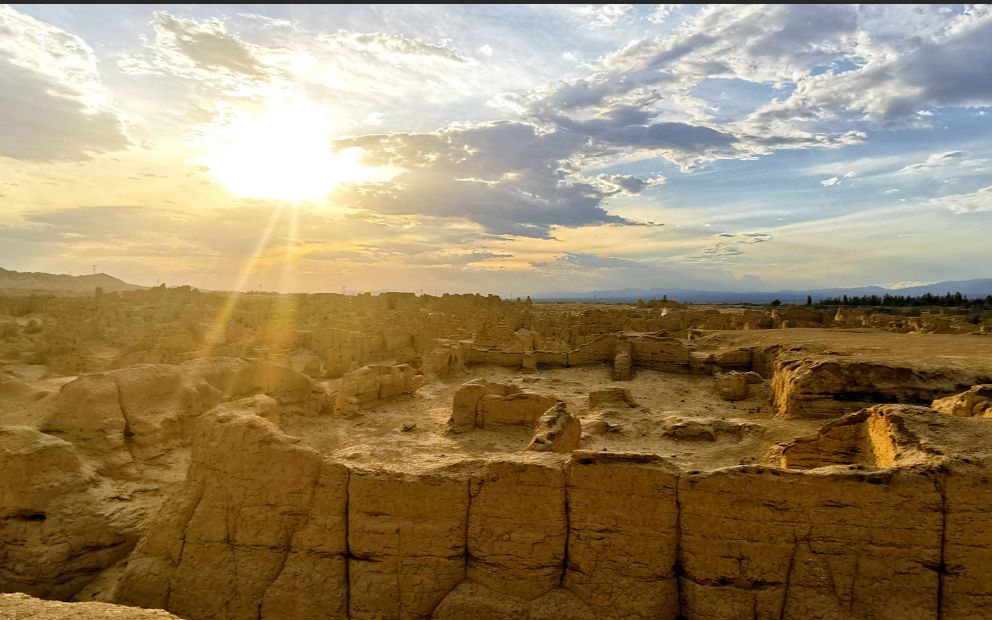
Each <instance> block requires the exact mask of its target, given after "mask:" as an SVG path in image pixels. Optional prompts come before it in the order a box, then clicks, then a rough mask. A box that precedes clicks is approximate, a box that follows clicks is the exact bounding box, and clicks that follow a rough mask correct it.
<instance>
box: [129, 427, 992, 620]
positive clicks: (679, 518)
mask: <svg viewBox="0 0 992 620" xmlns="http://www.w3.org/2000/svg"><path fill="white" fill-rule="evenodd" d="M936 417H937V418H941V417H942V416H936ZM944 419H946V418H944ZM969 422H970V421H969ZM976 422H978V423H981V421H977V420H976ZM202 423H203V424H204V425H205V426H204V428H203V429H202V432H201V434H200V438H199V439H198V440H197V442H196V444H195V445H194V458H193V465H192V467H191V469H190V474H189V479H188V480H187V483H186V487H185V488H184V490H183V491H182V493H181V494H180V495H179V496H178V497H177V498H176V499H175V500H174V501H172V502H169V503H168V504H167V505H166V506H165V507H164V509H163V511H162V513H161V514H160V515H159V516H158V517H157V518H156V520H155V522H154V523H153V524H152V526H151V527H150V528H149V529H148V534H147V535H146V537H145V538H144V539H143V540H142V542H141V543H140V545H139V546H138V548H137V549H136V551H135V552H134V554H133V555H132V556H131V558H130V559H129V562H128V566H127V569H126V571H125V574H124V578H123V580H122V582H121V583H120V586H119V588H118V591H117V596H118V599H119V600H121V601H123V602H127V603H131V604H138V605H144V606H154V607H164V608H166V609H167V610H170V611H172V612H174V613H177V614H179V615H182V616H183V617H187V618H189V619H190V620H200V619H207V618H210V619H213V618H225V619H227V620H240V619H242V618H244V619H252V620H259V619H261V620H267V619H280V620H296V619H298V618H345V617H349V615H350V617H352V618H370V617H377V618H382V617H388V618H425V617H431V616H432V615H433V616H434V617H437V618H445V619H448V620H456V619H471V618H476V617H493V618H503V617H506V618H514V617H532V618H549V619H550V618H555V617H563V616H561V615H557V616H556V615H555V614H556V613H557V614H566V616H565V617H575V618H590V619H591V618H618V619H619V618H672V619H673V618H676V617H679V616H681V617H685V618H703V619H714V620H716V619H721V620H722V619H727V620H730V619H736V618H741V617H759V618H812V617H817V618H866V619H874V618H891V619H893V620H894V619H897V618H898V619H902V618H936V617H938V616H939V617H942V618H955V619H956V618H962V619H963V618H969V617H981V615H982V614H983V613H984V610H985V609H986V607H985V605H986V601H987V600H988V598H989V597H990V596H992V571H990V570H989V567H990V566H992V552H990V551H989V549H988V546H987V545H986V544H985V543H984V542H983V541H985V540H987V538H988V536H989V535H992V504H990V500H988V497H992V493H989V492H985V491H984V489H985V488H986V487H988V486H989V485H990V484H992V483H990V482H989V479H990V478H992V476H990V475H989V473H988V472H989V471H990V469H989V464H988V463H985V462H981V463H979V462H973V463H971V464H954V463H952V464H951V465H950V466H910V467H904V466H901V467H894V468H883V469H873V468H870V467H869V468H865V466H853V467H852V466H846V465H835V466H828V467H821V468H819V469H816V470H812V471H800V470H795V469H780V468H772V467H761V466H740V467H732V468H727V469H721V470H717V471H712V472H703V473H687V472H684V471H681V470H679V469H678V468H676V467H674V466H673V465H670V464H669V463H668V462H667V461H665V460H664V459H661V458H659V457H657V456H653V455H636V454H610V453H591V452H581V451H580V452H575V453H573V454H572V455H571V456H570V457H561V456H556V455H554V454H547V453H545V454H538V453H527V452H524V453H517V454H513V455H506V456H503V457H500V458H498V459H493V460H488V461H483V462H473V461H467V462H465V463H463V464H462V465H460V466H459V467H457V468H449V469H443V470H434V471H425V472H420V473H414V472H400V471H387V470H381V471H378V470H377V471H357V470H356V471H349V469H348V468H347V467H345V466H342V465H339V464H335V463H332V462H330V461H328V460H327V459H326V458H324V457H321V456H320V455H319V454H317V453H315V452H313V451H311V450H309V449H307V448H305V447H302V446H301V445H299V443H298V442H297V441H296V440H294V439H293V438H291V437H288V436H285V435H283V434H282V433H280V432H279V431H278V429H276V428H275V427H274V426H272V425H271V424H270V423H268V422H267V421H265V420H262V419H261V418H258V417H257V416H253V415H250V414H245V413H240V414H236V413H233V412H224V413H220V414H216V415H214V416H209V415H208V416H205V417H204V418H203V420H202ZM987 490H988V491H992V487H990V488H989V489H987ZM938 610H940V611H939V612H938ZM568 614H570V615H568Z"/></svg>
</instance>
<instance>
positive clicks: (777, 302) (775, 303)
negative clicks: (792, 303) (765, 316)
mask: <svg viewBox="0 0 992 620" xmlns="http://www.w3.org/2000/svg"><path fill="white" fill-rule="evenodd" d="M781 305H782V302H781V301H779V300H777V299H776V300H775V301H773V302H772V307H773V308H778V307H779V306H781Z"/></svg>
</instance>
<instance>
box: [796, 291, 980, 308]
mask: <svg viewBox="0 0 992 620" xmlns="http://www.w3.org/2000/svg"><path fill="white" fill-rule="evenodd" d="M807 303H808V302H807ZM816 305H818V306H892V307H894V308H899V307H903V308H907V307H908V308H919V307H938V308H972V309H983V310H992V295H988V296H986V297H984V298H982V297H976V298H975V299H968V297H967V296H966V295H962V294H961V293H947V294H945V295H933V294H932V293H924V294H923V295H920V296H918V297H913V296H911V295H890V294H889V293H886V294H885V295H844V296H842V297H825V298H823V299H820V300H819V301H817V302H816Z"/></svg>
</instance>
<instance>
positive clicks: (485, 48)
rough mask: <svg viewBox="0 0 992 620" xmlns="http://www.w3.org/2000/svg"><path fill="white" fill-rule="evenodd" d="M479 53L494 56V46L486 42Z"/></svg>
mask: <svg viewBox="0 0 992 620" xmlns="http://www.w3.org/2000/svg"><path fill="white" fill-rule="evenodd" d="M479 53H480V54H482V55H483V56H492V55H493V46H492V45H489V44H488V43H486V44H485V45H483V46H482V47H480V48H479Z"/></svg>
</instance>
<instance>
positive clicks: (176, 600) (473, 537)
mask: <svg viewBox="0 0 992 620" xmlns="http://www.w3.org/2000/svg"><path fill="white" fill-rule="evenodd" d="M287 308H291V311H287V310H286V309H287ZM990 491H992V338H990V337H989V335H988V334H987V333H986V332H985V331H982V330H981V329H978V328H976V327H975V326H974V325H972V324H970V323H966V322H964V321H963V320H956V318H955V317H945V316H940V317H934V319H933V320H930V319H929V318H928V315H922V316H920V317H913V318H905V319H898V320H897V319H893V318H892V317H887V316H882V317H880V315H872V314H867V313H861V312H858V311H856V310H851V309H846V310H845V311H844V312H835V311H831V310H827V309H819V308H809V307H795V308H792V307H778V308H774V309H770V310H761V309H756V308H747V309H743V308H734V307H720V308H716V307H698V306H688V305H684V304H674V303H664V304H660V303H658V304H653V303H642V304H637V305H582V304H537V303H530V302H529V301H504V300H501V299H499V298H498V297H495V296H480V295H444V296H440V297H438V296H430V295H420V296H417V295H410V294H399V293H386V294H380V295H358V296H345V295H336V294H317V295H288V296H279V295H272V294H261V293H258V294H241V295H239V296H238V297H237V298H230V297H228V296H225V295H221V294H216V293H205V292H200V291H197V290H194V289H191V288H189V287H179V288H166V287H158V288H153V289H149V290H133V291H110V292H104V291H100V292H98V293H97V294H96V295H93V296H86V297H81V296H77V297H57V296H37V295H34V296H12V297H0V592H7V593H20V594H10V595H0V617H21V615H23V616H24V617H32V616H31V615H30V614H31V613H38V614H41V613H70V612H69V611H65V610H68V609H73V610H75V611H72V612H71V613H75V614H77V615H75V616H66V617H79V618H83V619H87V620H88V619H89V618H103V617H114V616H111V615H109V614H110V613H111V611H109V610H114V609H118V611H119V608H115V607H113V605H117V606H123V605H127V606H133V607H141V608H147V609H148V610H160V611H147V612H140V611H138V610H134V611H129V612H127V613H129V614H131V615H129V616H127V617H135V618H145V617H147V618H172V617H176V618H183V619H186V620H214V619H217V620H221V619H223V620H242V619H243V620H249V619H250V620H317V619H337V618H339V619H346V618H350V619H355V620H358V619H373V618H382V619H386V618H397V619H399V618H409V619H415V618H436V619H440V620H461V619H468V618H473V619H474V618H532V619H552V618H580V619H585V618H588V619H601V618H616V619H625V620H626V619H637V618H643V619H648V618H651V619H664V618H667V619H671V620H674V619H676V618H691V619H701V620H718V619H728V620H730V619H735V618H741V617H754V618H796V619H799V618H814V617H815V618H830V619H833V618H837V619H841V618H859V619H883V618H886V619H888V618H891V619H895V618H899V619H904V618H935V619H936V618H940V619H942V620H950V619H966V618H979V617H987V614H988V601H989V600H992V492H990ZM32 597H34V598H32ZM37 599H49V600H48V601H44V600H37ZM54 601H63V602H54ZM70 601H75V602H76V603H74V604H72V606H71V607H65V606H66V605H69V604H70V603H68V602H70ZM45 610H49V611H45ZM142 614H144V615H142ZM42 617H43V616H42Z"/></svg>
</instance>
